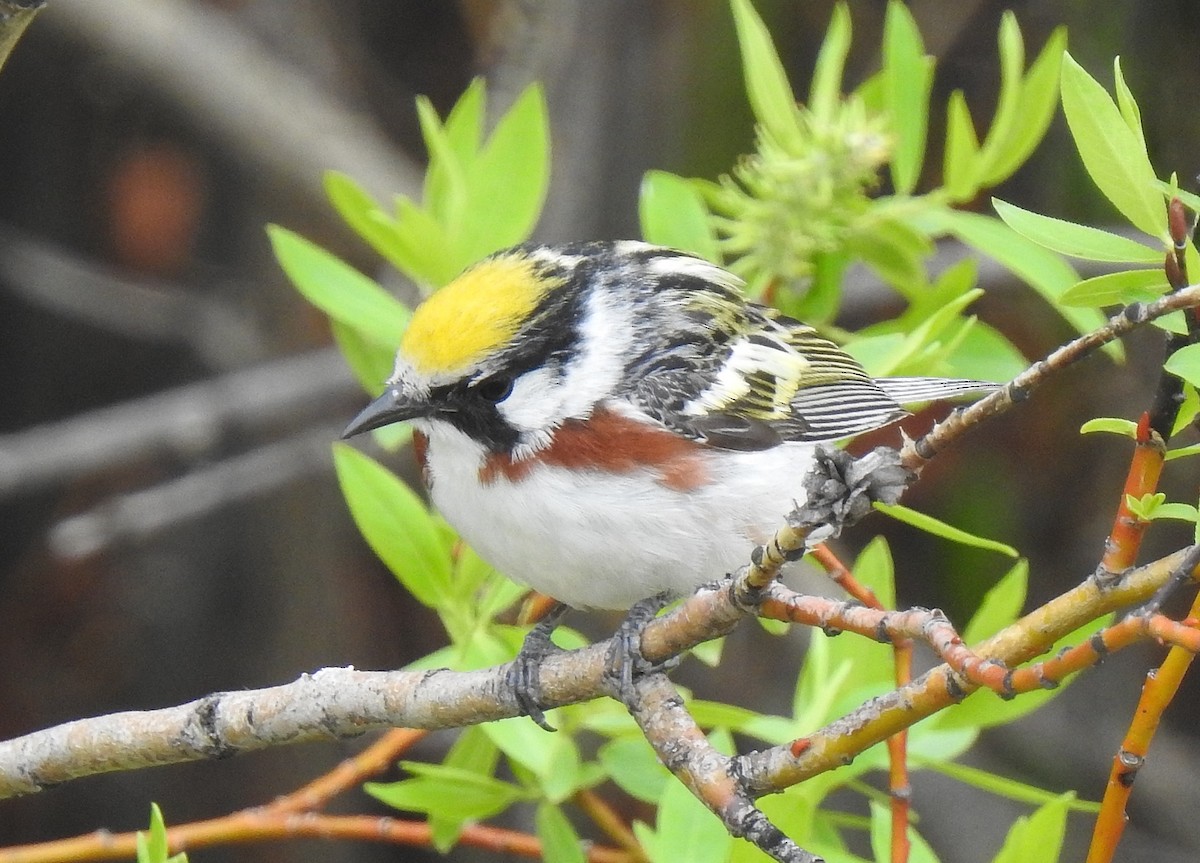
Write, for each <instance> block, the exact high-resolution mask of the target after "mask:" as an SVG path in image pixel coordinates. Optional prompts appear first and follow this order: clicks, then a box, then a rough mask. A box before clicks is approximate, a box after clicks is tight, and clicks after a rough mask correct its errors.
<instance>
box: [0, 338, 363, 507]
mask: <svg viewBox="0 0 1200 863" xmlns="http://www.w3.org/2000/svg"><path fill="white" fill-rule="evenodd" d="M355 392H357V384H356V383H355V382H354V380H353V379H352V378H351V376H350V373H349V371H348V370H347V369H346V366H345V363H344V362H343V361H342V359H341V357H340V355H339V354H338V352H337V351H336V350H335V349H333V348H326V349H322V350H319V351H313V352H311V353H308V354H302V355H299V356H295V357H289V358H286V359H282V360H276V361H274V362H270V363H264V364H263V365H260V366H256V367H254V368H250V369H247V370H245V371H238V372H232V373H230V374H228V375H225V376H224V377H220V378H217V379H214V380H211V381H202V382H200V383H195V384H189V385H187V386H183V387H179V388H178V389H175V390H171V391H169V392H165V393H160V394H156V395H153V396H147V397H145V398H141V399H135V400H133V401H129V402H125V403H124V404H120V405H115V406H113V407H108V408H101V409H100V410H95V411H92V412H90V413H86V414H82V415H80V416H77V417H72V418H71V419H67V420H62V421H61V422H56V423H47V424H46V425H42V426H36V427H34V428H31V429H26V430H25V431H21V432H15V433H12V434H8V435H3V436H0V498H3V497H5V496H9V495H14V494H17V493H19V492H22V491H27V490H30V489H35V488H39V487H43V486H46V485H50V484H53V483H56V482H63V481H65V480H68V479H70V478H72V477H74V476H77V475H79V474H82V473H87V472H89V471H97V470H101V469H104V468H110V467H113V466H115V465H119V464H123V463H126V462H129V461H133V460H135V459H139V458H146V457H149V456H154V455H162V454H164V453H166V454H175V455H178V456H181V457H195V456H196V455H197V454H203V453H205V452H206V451H207V450H210V449H211V448H213V447H214V446H215V445H216V444H217V443H218V442H219V441H220V440H221V439H222V437H223V436H224V435H226V434H229V433H231V432H235V431H237V432H245V431H255V430H262V429H266V428H269V427H271V426H272V425H275V424H285V425H287V426H292V427H294V426H295V425H296V424H297V422H298V421H299V420H302V419H304V418H306V417H319V416H328V415H329V413H330V404H331V403H336V402H340V401H341V400H347V399H349V398H351V397H352V394H353V393H355ZM331 437H332V435H331ZM329 439H330V438H326V441H328V440H329Z"/></svg>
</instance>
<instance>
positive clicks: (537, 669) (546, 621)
mask: <svg viewBox="0 0 1200 863" xmlns="http://www.w3.org/2000/svg"><path fill="white" fill-rule="evenodd" d="M567 611H569V609H568V608H567V606H565V605H563V604H562V603H559V604H558V605H556V606H554V608H552V609H550V611H549V612H548V613H547V614H546V616H545V617H543V618H542V619H541V620H539V621H538V622H537V623H536V624H534V627H533V629H531V630H529V634H528V635H526V636H525V642H524V643H523V644H522V645H521V650H520V651H519V652H518V653H517V656H516V658H515V659H513V662H512V665H511V666H509V669H508V674H507V675H506V677H505V682H506V683H507V684H508V686H509V687H510V688H511V689H512V690H513V694H514V695H515V696H516V699H517V704H518V706H520V708H521V712H522V713H523V714H525V715H526V716H528V717H529V718H530V719H532V720H533V721H534V722H536V723H537V724H538V726H539V727H540V728H543V729H545V730H546V731H556V730H557V729H556V728H555V727H554V726H553V725H551V724H550V723H549V722H547V721H546V714H545V713H544V712H543V710H542V681H541V666H542V661H543V660H544V659H545V658H546V657H547V656H551V655H552V654H555V653H559V652H561V651H562V648H561V647H559V646H558V645H557V644H555V643H554V642H553V641H551V640H550V636H551V634H553V632H554V630H555V629H557V628H558V624H559V623H560V622H561V621H562V619H563V617H564V616H565V615H566V613H567Z"/></svg>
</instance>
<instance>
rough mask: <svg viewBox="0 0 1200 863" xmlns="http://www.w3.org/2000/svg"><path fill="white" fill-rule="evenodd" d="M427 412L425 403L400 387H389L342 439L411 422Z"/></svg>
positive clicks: (356, 419) (355, 420)
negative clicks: (394, 424)
mask: <svg viewBox="0 0 1200 863" xmlns="http://www.w3.org/2000/svg"><path fill="white" fill-rule="evenodd" d="M426 412H427V408H426V405H425V404H424V402H421V401H417V400H415V399H413V398H412V397H411V396H409V395H408V394H406V393H404V392H403V391H401V389H400V388H399V387H388V388H387V389H386V390H384V391H383V393H381V394H380V396H379V397H378V398H377V399H375V400H374V401H373V402H371V403H370V404H369V405H367V406H366V407H365V408H363V409H362V411H361V412H360V413H359V415H358V416H356V417H355V418H354V419H352V420H351V421H350V425H348V426H346V430H345V431H344V432H342V439H343V440H344V439H346V438H348V437H353V436H354V435H356V434H361V433H362V432H365V431H371V429H377V428H380V427H382V426H386V425H391V424H392V423H398V422H401V421H402V420H410V419H412V418H414V417H419V416H423V415H424V414H425V413H426Z"/></svg>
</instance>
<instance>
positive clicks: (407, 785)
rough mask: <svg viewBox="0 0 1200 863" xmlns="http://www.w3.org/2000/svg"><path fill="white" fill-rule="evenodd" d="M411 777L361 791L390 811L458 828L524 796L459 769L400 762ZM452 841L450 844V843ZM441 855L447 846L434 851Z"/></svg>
mask: <svg viewBox="0 0 1200 863" xmlns="http://www.w3.org/2000/svg"><path fill="white" fill-rule="evenodd" d="M400 764H401V766H402V767H403V768H404V769H405V770H407V771H409V772H410V773H412V774H414V776H413V778H411V779H402V780H400V781H399V782H368V783H366V784H365V785H364V786H363V790H364V791H366V792H367V793H368V794H370V795H371V796H372V797H374V798H375V799H376V800H379V801H380V802H382V803H385V804H387V805H388V806H391V807H392V808H393V809H401V810H404V811H408V812H424V813H427V814H429V815H434V814H437V815H438V816H439V817H440V818H443V819H445V820H446V822H454V823H456V824H458V825H461V824H463V823H464V822H466V821H477V820H483V819H486V818H491V817H493V816H495V815H498V814H500V813H501V812H503V811H504V810H505V809H507V808H508V807H509V806H512V805H513V804H514V803H516V802H518V801H520V800H523V799H525V798H526V797H527V796H528V795H527V794H526V793H525V792H524V791H522V790H521V789H520V788H519V787H517V786H516V785H513V784H512V783H509V782H502V781H500V780H499V779H494V778H492V777H490V776H482V775H480V774H478V773H475V772H473V771H470V770H465V769H463V768H461V767H446V766H445V765H441V764H425V763H422V762H414V761H402V762H400ZM451 841H452V840H451ZM438 850H439V851H442V852H443V853H445V851H447V850H448V846H444V847H441V848H439V849H438Z"/></svg>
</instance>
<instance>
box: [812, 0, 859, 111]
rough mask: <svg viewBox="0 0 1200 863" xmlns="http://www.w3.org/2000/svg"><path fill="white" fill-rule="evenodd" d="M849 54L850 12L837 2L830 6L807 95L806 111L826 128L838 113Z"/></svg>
mask: <svg viewBox="0 0 1200 863" xmlns="http://www.w3.org/2000/svg"><path fill="white" fill-rule="evenodd" d="M849 53H850V9H849V8H848V7H847V6H846V4H845V3H843V2H839V3H836V4H835V5H834V7H833V15H832V16H831V17H830V19H829V28H828V29H827V30H826V31H825V38H824V39H822V40H821V50H820V51H819V52H818V53H817V62H816V64H815V66H814V67H813V78H812V86H811V87H810V89H809V93H808V108H809V110H810V111H812V113H813V117H814V118H815V119H816V120H817V121H818V122H819V123H823V124H826V125H828V124H829V123H830V122H831V121H832V120H833V118H834V115H835V114H836V112H837V109H838V104H839V102H840V101H841V96H842V76H843V75H844V74H845V70H846V57H847V55H848V54H849Z"/></svg>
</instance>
